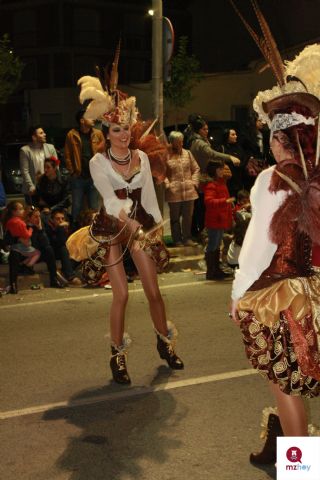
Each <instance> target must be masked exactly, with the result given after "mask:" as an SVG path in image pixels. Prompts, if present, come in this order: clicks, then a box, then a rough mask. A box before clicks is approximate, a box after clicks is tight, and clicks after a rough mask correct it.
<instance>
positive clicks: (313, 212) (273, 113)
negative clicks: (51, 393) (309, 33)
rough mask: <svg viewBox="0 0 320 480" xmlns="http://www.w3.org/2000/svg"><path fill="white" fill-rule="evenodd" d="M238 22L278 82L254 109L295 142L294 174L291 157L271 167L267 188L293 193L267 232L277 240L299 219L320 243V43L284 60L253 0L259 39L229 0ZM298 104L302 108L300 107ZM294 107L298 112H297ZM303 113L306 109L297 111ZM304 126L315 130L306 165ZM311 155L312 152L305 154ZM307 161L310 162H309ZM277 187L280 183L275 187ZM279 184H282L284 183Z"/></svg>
mask: <svg viewBox="0 0 320 480" xmlns="http://www.w3.org/2000/svg"><path fill="white" fill-rule="evenodd" d="M229 1H230V3H231V4H232V6H233V7H234V9H235V10H236V12H237V13H238V15H239V16H240V18H241V20H242V21H243V23H244V24H245V26H246V28H247V29H248V31H249V33H250V35H251V36H252V37H253V39H254V40H255V42H256V43H257V45H258V47H259V48H260V50H261V52H262V54H263V56H264V58H265V60H266V61H267V63H268V64H269V66H270V67H271V69H272V71H273V73H274V75H275V77H276V79H277V82H278V84H277V86H275V87H273V88H272V89H271V90H265V91H263V92H259V93H258V95H257V96H256V98H255V99H254V102H253V108H254V109H255V111H256V112H257V113H258V115H259V117H260V118H261V120H263V121H265V122H266V123H267V124H268V125H269V127H270V129H271V137H272V135H273V133H274V132H276V131H279V130H286V129H288V128H290V127H296V130H295V144H296V148H297V150H298V153H299V154H298V157H299V162H298V163H299V167H300V170H299V173H298V174H297V175H296V177H295V175H294V174H293V173H294V172H293V170H292V169H293V168H294V167H293V165H292V164H293V163H294V162H291V161H290V160H288V161H287V162H285V161H284V162H281V163H280V164H278V165H277V167H276V169H275V173H274V176H273V178H272V182H271V186H270V189H271V190H272V191H276V190H277V189H279V188H283V187H280V185H281V182H284V184H285V185H286V188H287V189H290V190H291V191H292V194H291V195H289V196H288V197H287V198H286V200H285V202H284V204H283V205H281V207H280V208H279V209H278V211H277V212H276V213H275V214H274V216H273V219H272V223H271V228H270V232H271V235H272V238H273V241H275V242H276V243H278V242H281V241H282V238H283V234H284V232H285V231H286V228H287V226H288V224H290V222H297V227H298V230H299V231H300V232H303V233H305V234H307V235H308V237H310V238H311V240H312V242H313V243H319V235H320V220H319V219H320V166H319V153H320V128H319V125H320V122H319V112H320V100H319V99H320V45H319V44H315V45H309V46H307V47H305V48H304V50H302V52H301V53H300V54H299V55H298V56H296V58H295V59H294V60H292V61H291V62H289V61H286V62H283V61H282V59H281V55H280V53H279V51H278V48H277V45H276V42H275V41H274V39H273V37H272V35H271V32H270V29H269V27H268V25H267V22H266V20H265V18H264V17H263V15H262V13H261V11H260V8H259V6H258V4H257V0H251V3H252V5H253V8H254V10H255V13H256V16H257V18H258V20H259V23H260V26H261V30H262V34H263V36H262V37H261V38H260V37H259V36H258V35H257V34H256V33H255V32H254V31H253V29H252V28H251V27H250V25H249V24H248V23H247V22H246V21H245V19H244V18H243V16H242V15H241V13H240V12H239V10H238V9H237V7H236V6H235V4H234V2H233V0H229ZM297 107H305V108H304V109H302V110H300V108H297ZM295 108H296V110H295ZM301 111H305V112H309V113H308V114H306V115H305V114H301V113H300V112H301ZM299 125H300V126H301V125H307V126H310V127H311V129H312V128H313V129H314V132H315V134H316V133H317V135H316V138H317V146H316V151H315V155H313V154H312V157H313V158H309V164H308V166H307V162H306V160H305V152H304V151H303V148H302V147H301V144H300V139H299V131H298V128H297V127H298V126H299ZM309 157H310V156H309ZM310 162H311V164H310ZM277 185H278V186H277ZM282 185H283V183H282Z"/></svg>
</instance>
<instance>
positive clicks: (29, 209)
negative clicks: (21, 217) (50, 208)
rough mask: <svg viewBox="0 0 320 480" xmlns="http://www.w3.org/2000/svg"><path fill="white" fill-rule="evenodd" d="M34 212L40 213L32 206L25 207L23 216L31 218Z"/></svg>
mask: <svg viewBox="0 0 320 480" xmlns="http://www.w3.org/2000/svg"><path fill="white" fill-rule="evenodd" d="M35 212H40V209H39V208H38V207H35V206H34V205H27V207H26V214H25V216H26V218H30V217H32V215H33V214H34V213H35Z"/></svg>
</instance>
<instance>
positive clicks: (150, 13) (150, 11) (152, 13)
mask: <svg viewBox="0 0 320 480" xmlns="http://www.w3.org/2000/svg"><path fill="white" fill-rule="evenodd" d="M148 15H150V16H151V17H153V15H154V10H152V9H150V10H148Z"/></svg>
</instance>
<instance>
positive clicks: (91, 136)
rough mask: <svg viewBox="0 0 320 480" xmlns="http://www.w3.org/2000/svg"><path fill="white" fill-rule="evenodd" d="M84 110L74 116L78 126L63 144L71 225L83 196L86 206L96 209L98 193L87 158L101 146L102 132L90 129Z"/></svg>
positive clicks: (76, 223)
mask: <svg viewBox="0 0 320 480" xmlns="http://www.w3.org/2000/svg"><path fill="white" fill-rule="evenodd" d="M84 113H85V110H79V112H78V113H77V115H76V121H77V123H78V128H72V129H71V130H70V131H69V132H68V133H67V137H66V141H65V146H64V156H65V162H66V167H67V169H68V170H69V172H70V174H71V193H72V219H73V224H74V227H77V226H78V221H79V215H80V213H81V211H82V209H83V201H84V197H86V199H87V204H88V208H90V209H93V210H98V207H99V193H98V191H97V189H96V188H95V186H94V184H93V181H92V178H91V175H90V171H89V161H90V159H91V158H92V157H93V156H94V154H95V153H97V151H98V150H99V149H101V148H103V145H104V136H103V133H102V132H101V131H100V130H98V129H96V128H93V121H92V120H88V119H86V118H84Z"/></svg>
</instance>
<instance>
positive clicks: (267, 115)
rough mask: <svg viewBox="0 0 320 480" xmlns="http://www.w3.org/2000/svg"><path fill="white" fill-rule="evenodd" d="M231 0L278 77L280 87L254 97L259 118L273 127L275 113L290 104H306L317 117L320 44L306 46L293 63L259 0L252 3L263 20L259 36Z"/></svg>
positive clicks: (260, 21) (258, 16)
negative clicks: (284, 54) (279, 44)
mask: <svg viewBox="0 0 320 480" xmlns="http://www.w3.org/2000/svg"><path fill="white" fill-rule="evenodd" d="M229 1H230V3H231V5H232V6H233V8H234V9H235V11H236V12H237V14H238V15H239V17H240V18H241V20H242V22H243V23H244V25H245V27H246V28H247V30H248V32H249V33H250V35H251V36H252V38H253V39H254V41H255V43H256V44H257V46H258V48H259V49H260V51H261V53H262V55H263V56H264V58H265V60H266V62H267V64H268V65H269V66H270V68H271V69H272V72H273V74H274V76H275V78H276V80H277V86H275V87H273V88H272V89H271V90H265V91H263V92H259V93H258V95H257V96H256V98H255V99H254V102H253V108H254V110H255V111H256V112H257V113H258V115H259V118H260V119H261V120H262V121H263V122H265V123H267V124H268V126H269V127H271V123H272V119H273V117H274V114H275V112H277V111H279V110H281V109H282V110H283V109H285V108H287V107H288V106H289V105H303V106H306V107H307V108H308V109H309V110H310V112H311V115H312V117H316V116H317V115H318V114H319V111H320V101H319V97H320V82H319V79H320V45H318V44H316V45H311V46H309V47H306V48H305V49H304V50H303V51H302V52H301V53H300V54H299V55H298V56H297V57H296V58H295V59H294V60H293V61H292V62H283V60H282V58H281V54H280V52H279V50H278V47H277V44H276V42H275V40H274V38H273V36H272V33H271V31H270V28H269V26H268V23H267V21H266V19H265V18H264V16H263V14H262V12H261V10H260V7H259V5H258V2H257V0H251V4H252V6H253V9H254V11H255V14H256V16H257V19H258V21H259V24H260V27H261V32H262V36H259V35H258V34H257V33H256V32H255V31H254V30H253V29H252V28H251V26H250V25H249V24H248V22H247V21H246V20H245V19H244V17H243V15H242V14H241V13H240V11H239V9H238V8H237V6H236V5H235V3H234V1H233V0H229ZM294 125H297V119H295V123H294Z"/></svg>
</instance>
